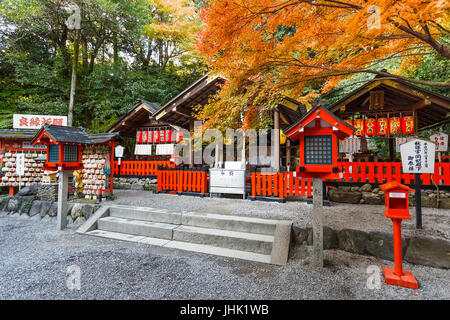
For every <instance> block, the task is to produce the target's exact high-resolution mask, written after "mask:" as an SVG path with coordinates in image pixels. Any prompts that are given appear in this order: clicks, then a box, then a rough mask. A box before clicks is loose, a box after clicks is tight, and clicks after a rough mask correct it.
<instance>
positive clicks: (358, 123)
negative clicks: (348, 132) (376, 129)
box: [353, 119, 364, 136]
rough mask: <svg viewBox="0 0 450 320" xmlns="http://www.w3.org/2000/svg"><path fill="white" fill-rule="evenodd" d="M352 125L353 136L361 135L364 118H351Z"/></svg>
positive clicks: (362, 133)
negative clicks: (353, 129) (353, 128)
mask: <svg viewBox="0 0 450 320" xmlns="http://www.w3.org/2000/svg"><path fill="white" fill-rule="evenodd" d="M353 126H354V127H355V128H356V131H355V136H363V135H364V120H363V119H355V120H353Z"/></svg>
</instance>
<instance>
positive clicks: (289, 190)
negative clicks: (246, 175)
mask: <svg viewBox="0 0 450 320" xmlns="http://www.w3.org/2000/svg"><path fill="white" fill-rule="evenodd" d="M338 166H339V168H340V173H339V175H340V176H341V177H340V178H338V179H335V180H332V181H333V182H338V183H339V182H358V183H373V184H382V183H387V182H390V181H398V182H400V183H402V184H414V183H415V181H414V174H410V173H402V164H401V162H338ZM420 178H421V180H422V184H423V185H433V184H436V185H438V186H450V162H440V163H439V162H437V163H435V167H434V173H433V174H431V173H424V174H421V176H420ZM327 181H331V180H327ZM251 184H252V188H251V196H250V197H249V199H251V200H254V199H258V198H272V199H273V200H279V201H284V200H285V198H286V197H287V196H307V197H311V194H312V180H311V179H308V178H300V177H297V176H296V172H293V171H287V172H258V171H257V170H255V169H252V171H251Z"/></svg>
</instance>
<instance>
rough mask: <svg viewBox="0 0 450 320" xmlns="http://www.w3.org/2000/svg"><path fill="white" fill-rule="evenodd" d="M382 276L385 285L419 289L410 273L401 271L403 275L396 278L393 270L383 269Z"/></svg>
mask: <svg viewBox="0 0 450 320" xmlns="http://www.w3.org/2000/svg"><path fill="white" fill-rule="evenodd" d="M383 276H384V279H385V281H386V283H387V284H390V285H393V286H399V287H405V288H411V289H418V288H419V284H418V283H417V280H416V278H414V276H413V274H412V273H411V271H408V270H403V275H402V276H398V275H396V274H395V272H394V269H393V268H386V267H383Z"/></svg>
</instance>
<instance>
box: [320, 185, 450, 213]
mask: <svg viewBox="0 0 450 320" xmlns="http://www.w3.org/2000/svg"><path fill="white" fill-rule="evenodd" d="M328 199H329V200H330V201H333V202H341V203H364V204H379V205H384V191H381V189H380V188H373V187H372V186H371V185H370V184H365V185H363V186H361V187H356V186H355V187H350V186H345V187H344V186H340V187H333V188H331V189H330V190H329V191H328ZM438 199H439V200H438ZM414 204H415V193H414V192H410V193H409V205H410V206H411V207H413V206H414ZM422 207H428V208H441V209H450V191H439V197H438V191H437V190H436V189H435V190H422Z"/></svg>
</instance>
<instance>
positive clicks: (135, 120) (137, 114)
mask: <svg viewBox="0 0 450 320" xmlns="http://www.w3.org/2000/svg"><path fill="white" fill-rule="evenodd" d="M159 109H160V106H159V105H157V104H154V103H151V102H148V101H146V100H144V99H138V100H137V102H136V104H135V105H134V106H133V107H132V108H131V109H130V110H129V111H128V112H127V113H126V114H124V115H123V116H122V117H120V118H119V119H118V120H117V121H116V122H114V123H113V124H112V125H111V126H110V127H109V128H108V129H106V132H107V133H112V132H119V133H120V135H121V136H128V137H134V136H135V135H136V129H137V128H139V127H144V126H149V125H157V124H158V123H157V122H155V121H152V120H151V117H152V115H154V114H155V113H156V112H157V111H158V110H159ZM161 125H167V124H166V123H161Z"/></svg>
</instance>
